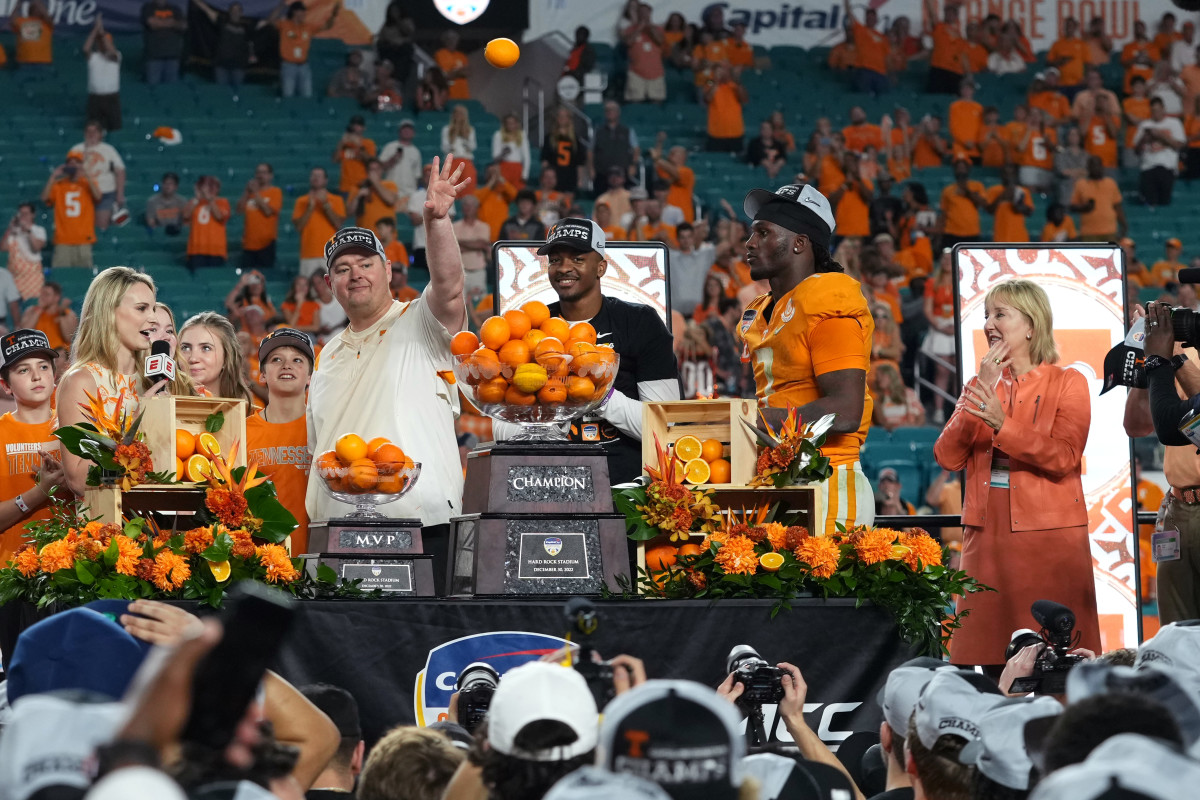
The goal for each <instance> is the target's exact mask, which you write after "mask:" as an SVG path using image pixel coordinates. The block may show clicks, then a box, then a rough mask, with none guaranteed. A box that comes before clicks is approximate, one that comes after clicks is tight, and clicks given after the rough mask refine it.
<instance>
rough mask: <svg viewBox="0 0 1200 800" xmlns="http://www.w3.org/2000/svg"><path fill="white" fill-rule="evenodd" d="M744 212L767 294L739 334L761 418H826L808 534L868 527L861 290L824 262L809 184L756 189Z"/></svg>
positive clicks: (821, 204)
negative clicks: (826, 464)
mask: <svg viewBox="0 0 1200 800" xmlns="http://www.w3.org/2000/svg"><path fill="white" fill-rule="evenodd" d="M745 211H746V214H747V216H749V217H751V218H752V219H753V220H754V222H753V223H752V224H751V227H750V237H749V238H748V239H747V240H746V261H747V263H748V264H749V265H750V277H751V278H753V279H754V280H766V281H768V282H769V283H770V286H771V291H770V292H769V293H768V294H764V295H762V296H761V297H759V298H757V299H756V300H754V301H752V302H751V303H750V304H749V305H748V306H747V307H746V311H745V313H744V314H743V316H742V322H741V325H740V327H739V330H740V338H741V340H742V345H743V349H742V358H743V360H744V361H748V362H750V363H752V364H753V367H754V382H755V389H756V393H757V395H758V399H759V404H760V406H762V407H763V409H762V410H763V414H764V415H765V416H766V418H767V420H768V421H769V422H770V423H771V424H772V425H773V426H777V425H778V424H779V423H780V421H781V420H782V419H783V417H784V415H785V414H786V409H787V408H788V407H793V408H796V409H798V410H799V413H800V416H801V418H802V419H804V420H818V419H820V418H822V417H824V416H825V415H827V414H833V415H835V416H834V420H833V425H832V427H831V428H830V429H829V433H828V438H827V439H826V441H825V445H824V446H823V447H822V448H821V452H822V454H823V455H825V456H826V457H828V458H829V461H830V465H831V466H832V467H833V474H832V475H831V476H830V477H829V479H828V480H826V481H823V482H822V483H820V484H818V489H817V507H816V517H815V520H814V524H813V531H814V532H815V533H824V534H832V533H834V532H835V530H836V525H837V524H842V525H845V526H846V527H851V526H853V525H858V524H867V525H869V524H871V522H872V521H873V520H874V518H875V500H874V494H873V493H872V490H871V484H870V482H869V481H868V480H867V477H866V475H864V474H863V471H862V468H861V467H860V466H859V463H858V453H859V449H860V448H861V447H862V444H863V442H864V441H865V440H866V436H867V429H868V428H869V427H870V425H871V411H872V401H871V396H870V394H869V393H868V392H867V370H868V369H869V368H870V363H871V345H872V341H873V337H874V333H875V323H874V321H873V319H872V317H871V311H870V309H869V308H868V307H867V301H866V298H865V297H864V296H863V293H862V287H861V286H860V284H859V282H858V281H856V280H854V279H853V278H851V277H849V276H848V275H845V274H843V272H842V267H841V265H839V264H837V263H836V262H835V261H833V259H832V258H831V256H830V251H829V246H830V240H831V239H832V238H833V230H834V216H833V210H832V209H831V208H830V204H829V200H827V199H826V198H825V196H824V195H823V194H821V193H820V192H818V191H817V190H816V189H815V188H814V187H812V186H796V185H791V186H783V187H781V188H779V189H778V190H776V191H775V193H774V194H772V193H771V192H769V191H767V190H765V189H755V190H754V191H752V192H750V194H748V195H747V196H746V201H745Z"/></svg>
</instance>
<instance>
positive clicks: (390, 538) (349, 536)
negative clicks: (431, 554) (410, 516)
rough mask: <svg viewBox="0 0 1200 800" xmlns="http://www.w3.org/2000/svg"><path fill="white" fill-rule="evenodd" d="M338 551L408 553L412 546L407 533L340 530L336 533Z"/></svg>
mask: <svg viewBox="0 0 1200 800" xmlns="http://www.w3.org/2000/svg"><path fill="white" fill-rule="evenodd" d="M337 536H338V545H339V549H340V550H368V551H370V552H372V553H389V552H408V551H409V550H411V548H412V546H413V537H412V533H411V532H409V531H385V530H354V529H347V530H340V531H338V532H337Z"/></svg>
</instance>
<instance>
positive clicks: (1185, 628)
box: [1133, 620, 1200, 680]
mask: <svg viewBox="0 0 1200 800" xmlns="http://www.w3.org/2000/svg"><path fill="white" fill-rule="evenodd" d="M1153 666H1167V667H1171V668H1172V669H1173V670H1176V671H1178V672H1182V673H1186V674H1187V675H1188V676H1189V677H1190V678H1191V679H1192V680H1200V620H1187V621H1185V622H1172V623H1171V624H1170V625H1164V626H1162V627H1161V628H1159V629H1158V633H1156V634H1154V636H1152V637H1151V638H1149V639H1147V640H1146V641H1145V642H1143V643H1142V645H1141V647H1139V648H1138V651H1137V659H1136V660H1135V661H1134V662H1133V667H1134V669H1141V668H1142V667H1153Z"/></svg>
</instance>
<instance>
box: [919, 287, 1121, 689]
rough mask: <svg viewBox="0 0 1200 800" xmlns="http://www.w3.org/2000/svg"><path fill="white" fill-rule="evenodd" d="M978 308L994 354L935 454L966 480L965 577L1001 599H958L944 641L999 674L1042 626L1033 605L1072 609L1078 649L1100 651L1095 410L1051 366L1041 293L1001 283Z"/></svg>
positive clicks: (1076, 385) (1071, 380)
mask: <svg viewBox="0 0 1200 800" xmlns="http://www.w3.org/2000/svg"><path fill="white" fill-rule="evenodd" d="M984 311H985V314H986V319H987V322H986V323H985V325H984V333H985V334H986V336H987V341H988V345H989V346H990V348H991V349H989V350H988V352H987V354H986V355H985V356H984V357H983V361H982V362H981V364H980V366H979V374H978V376H977V377H975V378H972V379H971V381H970V382H969V383H968V384H967V385H966V386H965V387H963V393H962V396H961V397H960V398H959V400H958V404H957V405H956V406H955V410H954V414H953V415H952V416H951V417H950V421H949V422H948V423H947V424H946V427H945V429H944V430H943V431H942V434H941V436H939V437H938V440H937V443H936V444H935V445H934V448H933V453H934V457H935V458H936V459H937V462H938V464H940V465H941V466H942V468H943V469H947V470H951V471H953V470H960V469H964V468H965V469H966V471H967V475H966V481H965V485H966V498H965V501H964V503H963V514H962V518H963V526H964V528H965V535H964V539H963V552H962V568H963V569H964V570H966V572H967V573H968V574H970V575H971V576H972V577H974V578H977V579H978V580H980V581H982V582H983V583H985V584H987V585H988V586H991V587H992V588H993V589H995V590H996V591H995V592H980V593H977V594H972V595H970V596H969V597H963V598H961V599H960V600H959V602H958V609H957V610H958V611H959V612H960V613H961V612H963V611H966V610H968V609H969V610H970V612H971V613H970V615H969V616H968V617H967V618H966V619H965V620H964V621H963V626H962V628H960V629H959V630H958V631H956V632H955V634H954V637H953V639H952V640H951V643H950V660H951V662H952V663H954V664H964V665H968V664H969V665H976V664H978V665H984V666H987V667H989V668H990V669H989V671H991V670H992V669H995V670H996V671H997V674H998V671H999V669H1000V668H1001V667H1002V666H1003V662H1004V649H1005V647H1006V646H1007V645H1008V641H1009V636H1010V634H1011V633H1012V632H1013V631H1014V630H1017V629H1019V628H1035V629H1036V628H1037V627H1038V625H1037V623H1036V622H1035V621H1034V619H1033V616H1032V615H1031V614H1030V611H1029V608H1030V606H1031V605H1032V604H1033V602H1034V601H1035V600H1054V601H1055V602H1058V603H1062V604H1063V605H1065V606H1067V607H1068V608H1070V609H1071V610H1072V611H1074V612H1075V619H1076V624H1075V630H1076V631H1077V632H1078V633H1079V634H1080V636H1081V640H1080V643H1079V644H1080V646H1082V647H1085V648H1088V649H1089V650H1092V651H1093V652H1097V653H1098V652H1100V625H1099V620H1098V618H1097V612H1096V586H1095V583H1094V580H1093V578H1092V556H1091V550H1090V545H1089V542H1088V513H1087V504H1086V503H1085V502H1084V497H1083V484H1082V482H1081V480H1080V474H1081V471H1082V467H1081V465H1082V461H1083V448H1084V445H1085V444H1086V443H1087V435H1088V427H1089V425H1090V424H1091V416H1092V411H1091V401H1090V399H1089V397H1088V387H1087V381H1086V379H1085V378H1084V377H1083V375H1081V374H1080V373H1079V372H1077V371H1076V370H1073V369H1067V368H1064V367H1059V366H1055V362H1057V361H1058V347H1057V346H1056V345H1055V343H1054V330H1053V317H1052V315H1051V311H1050V301H1049V298H1047V297H1046V293H1045V292H1044V291H1043V290H1042V288H1041V287H1040V286H1038V285H1037V284H1036V283H1034V282H1033V281H1029V280H1009V281H1005V282H1003V283H999V284H997V285H996V286H994V287H992V289H991V290H990V291H989V292H988V294H987V297H986V298H985V299H984Z"/></svg>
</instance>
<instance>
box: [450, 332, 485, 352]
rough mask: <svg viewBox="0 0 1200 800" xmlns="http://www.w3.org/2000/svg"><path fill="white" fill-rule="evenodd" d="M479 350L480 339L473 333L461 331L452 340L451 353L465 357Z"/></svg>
mask: <svg viewBox="0 0 1200 800" xmlns="http://www.w3.org/2000/svg"><path fill="white" fill-rule="evenodd" d="M478 349H479V337H478V336H476V335H475V334H474V333H472V332H471V331H459V332H458V333H456V334H454V337H453V338H452V339H450V353H451V354H452V355H456V356H465V355H469V354H470V353H474V352H475V351H476V350H478Z"/></svg>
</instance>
